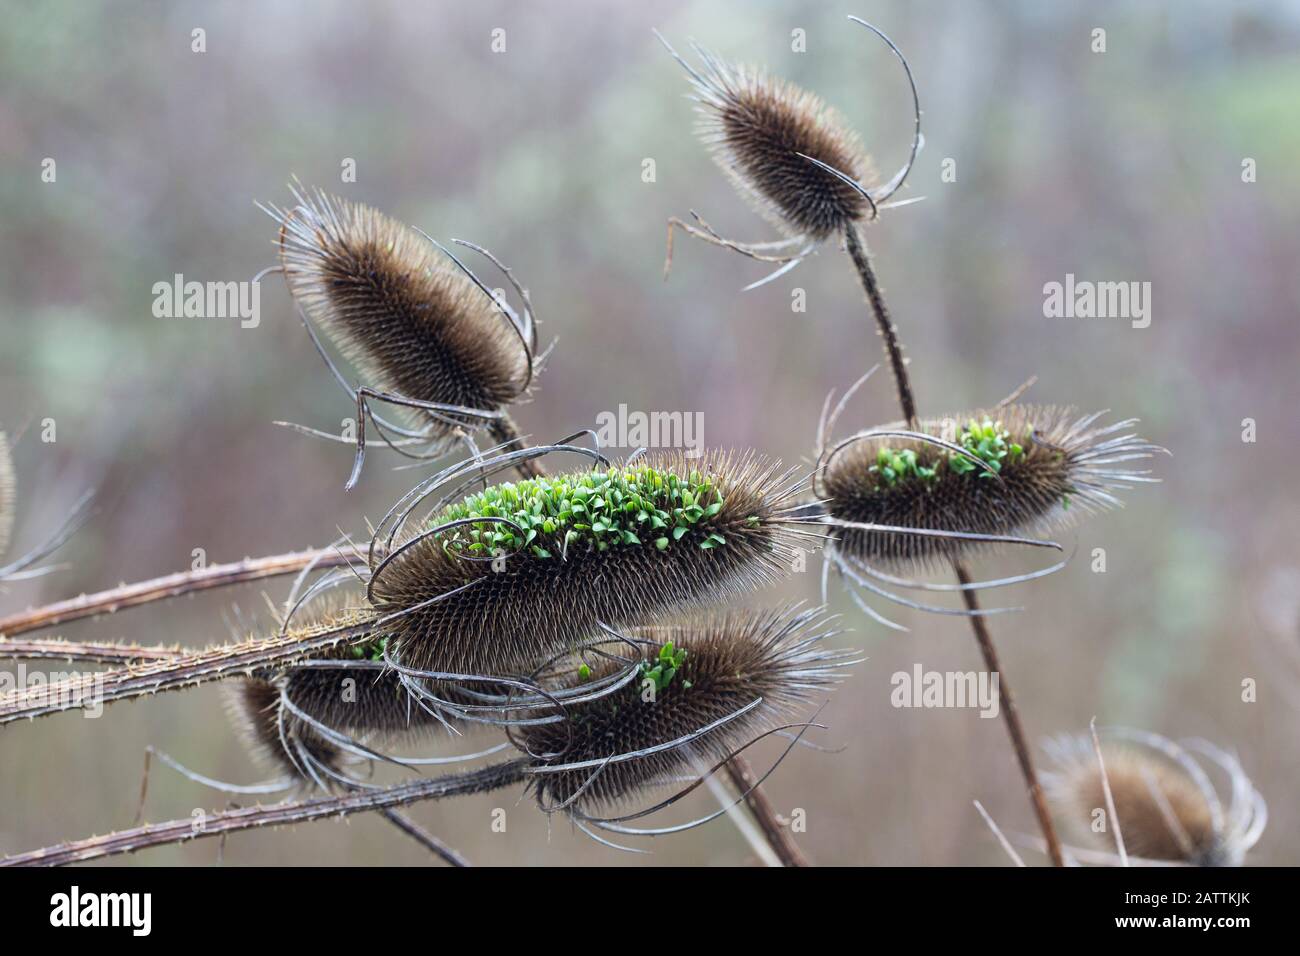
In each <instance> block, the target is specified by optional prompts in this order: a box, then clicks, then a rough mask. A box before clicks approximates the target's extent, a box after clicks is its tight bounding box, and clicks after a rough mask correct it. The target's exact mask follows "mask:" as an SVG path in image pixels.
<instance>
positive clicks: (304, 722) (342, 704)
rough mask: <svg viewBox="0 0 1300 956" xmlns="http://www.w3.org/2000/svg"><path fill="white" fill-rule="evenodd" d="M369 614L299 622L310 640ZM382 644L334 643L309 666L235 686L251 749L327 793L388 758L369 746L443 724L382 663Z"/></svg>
mask: <svg viewBox="0 0 1300 956" xmlns="http://www.w3.org/2000/svg"><path fill="white" fill-rule="evenodd" d="M372 617H373V615H371V614H370V613H369V612H366V611H364V610H342V609H326V610H322V611H318V612H316V613H314V614H312V615H311V617H310V619H309V620H307V621H305V622H301V623H297V624H295V625H294V626H293V627H292V629H291V631H292V633H294V634H296V635H298V636H301V637H308V636H310V635H312V634H316V633H322V632H325V631H339V630H344V629H347V628H351V627H355V626H356V625H358V624H364V623H365V621H366V620H368V619H370V618H372ZM383 651H384V641H383V639H382V638H375V639H371V640H367V641H363V642H360V643H355V642H348V643H342V644H338V645H335V646H334V647H331V648H329V649H327V650H325V651H323V652H321V653H319V654H317V655H315V656H314V657H313V658H312V659H310V660H305V661H302V662H299V663H297V664H294V665H292V666H289V667H285V668H277V669H271V670H265V671H259V672H257V673H255V674H254V675H253V676H251V677H249V678H246V679H244V680H241V681H239V682H237V683H235V684H233V685H232V691H231V693H230V695H229V698H228V707H229V711H230V714H231V719H232V721H233V722H234V723H235V724H236V725H237V726H238V728H239V729H240V730H241V731H242V732H243V734H244V736H245V739H246V740H247V742H248V744H249V746H250V748H251V749H252V750H253V751H254V752H255V753H256V754H257V755H258V756H259V757H260V758H261V759H263V760H264V761H265V762H267V763H269V764H270V765H271V766H273V767H275V768H276V769H277V770H279V771H281V772H282V773H283V774H284V775H285V779H287V780H289V781H292V782H293V783H294V784H309V783H315V784H316V786H318V787H320V788H321V789H327V788H329V787H331V786H333V785H335V784H337V783H340V782H345V781H346V780H347V778H346V776H345V774H346V770H347V768H348V767H349V766H351V765H353V764H356V763H358V762H361V761H363V760H366V759H382V755H381V753H380V752H379V751H376V750H373V749H371V747H370V746H369V745H370V744H371V743H375V742H385V743H386V742H390V741H393V740H397V739H400V738H405V737H410V736H418V735H419V734H420V733H422V732H427V731H430V730H432V729H433V728H434V727H435V726H436V725H437V724H438V723H439V721H438V720H437V719H435V718H434V717H433V716H432V715H430V714H429V713H428V712H427V711H426V710H424V709H423V708H421V707H420V706H419V704H418V702H416V701H415V700H414V699H413V698H411V696H410V695H409V694H408V693H407V692H406V690H405V689H404V688H403V686H402V684H401V682H400V681H399V680H398V678H397V675H396V674H394V673H393V672H392V671H391V670H389V669H388V668H386V667H385V665H384V664H383Z"/></svg>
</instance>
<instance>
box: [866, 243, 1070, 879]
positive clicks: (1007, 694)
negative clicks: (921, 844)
mask: <svg viewBox="0 0 1300 956" xmlns="http://www.w3.org/2000/svg"><path fill="white" fill-rule="evenodd" d="M844 244H845V247H846V248H847V249H848V253H849V258H850V259H852V260H853V267H854V269H856V270H857V273H858V279H859V280H860V281H861V283H862V289H863V291H864V292H866V294H867V302H868V303H869V304H870V306H871V312H872V314H873V315H874V316H875V319H876V327H877V329H878V330H879V332H880V335H881V338H882V339H884V346H885V354H886V355H887V356H888V357H889V364H890V367H891V368H892V369H893V371H894V382H895V384H896V385H897V386H898V403H899V405H900V406H901V407H902V410H903V418H905V419H906V420H907V425H908V427H909V428H912V429H915V428H916V427H917V416H916V399H915V397H914V395H913V392H912V383H911V381H910V379H909V378H908V374H907V362H906V360H905V359H904V358H903V347H902V345H901V344H899V341H898V329H897V327H896V326H895V325H894V323H893V320H892V319H891V318H890V317H889V308H888V306H886V305H885V299H884V295H883V294H882V292H881V290H880V282H879V280H877V278H876V273H875V270H874V269H873V268H872V267H871V254H870V253H869V252H868V251H867V245H866V242H865V241H864V240H863V239H862V236H861V235H860V234H859V232H858V228H857V226H856V225H855V224H853V223H850V224H849V225H848V227H847V228H845V230H844ZM952 567H953V570H954V571H955V572H956V574H957V580H958V581H960V582H961V583H962V584H965V585H969V584H970V583H971V581H972V578H971V575H970V572H969V571H968V570H967V568H966V566H965V565H964V564H963V563H962V562H961V561H959V560H957V559H956V558H954V559H953V562H952ZM961 595H962V599H963V600H964V601H965V603H966V609H967V610H968V611H970V612H971V614H970V615H969V617H970V624H971V629H972V630H973V631H974V632H975V640H976V642H977V643H978V644H979V648H980V653H981V654H983V655H984V664H985V666H986V667H987V668H988V670H989V673H995V674H997V675H998V695H999V697H1000V699H1001V709H1002V716H1003V718H1004V719H1005V721H1006V725H1007V733H1008V734H1010V735H1011V746H1012V747H1013V748H1014V750H1015V752H1016V760H1017V761H1019V763H1020V772H1021V774H1023V775H1024V778H1025V783H1026V784H1027V785H1028V787H1029V800H1030V802H1031V803H1032V804H1033V808H1034V815H1035V816H1037V817H1038V826H1039V827H1040V828H1041V829H1042V831H1043V839H1044V841H1045V842H1046V843H1047V852H1048V855H1049V856H1050V857H1051V858H1052V863H1053V864H1055V865H1056V866H1064V865H1065V857H1064V855H1063V854H1062V852H1061V841H1060V840H1059V839H1058V837H1057V835H1056V827H1055V825H1054V824H1053V823H1052V816H1051V814H1050V813H1049V812H1048V809H1047V801H1046V799H1045V798H1044V797H1043V787H1042V784H1040V783H1039V782H1038V773H1037V772H1036V771H1035V770H1034V761H1033V758H1032V757H1031V756H1030V750H1029V744H1028V743H1027V741H1026V738H1025V729H1024V726H1023V725H1022V724H1021V723H1020V714H1019V712H1018V711H1017V710H1016V705H1015V701H1014V699H1013V698H1012V696H1011V685H1010V684H1009V683H1008V682H1007V679H1006V674H1005V673H1003V672H1002V670H1001V668H1000V667H999V665H998V655H997V650H996V649H995V648H994V647H993V637H992V635H990V634H989V629H988V623H987V622H986V621H985V619H984V616H983V615H981V614H979V613H978V611H979V610H980V604H979V596H978V595H977V594H976V592H975V590H974V589H973V588H970V587H967V588H964V589H963V590H962V592H961Z"/></svg>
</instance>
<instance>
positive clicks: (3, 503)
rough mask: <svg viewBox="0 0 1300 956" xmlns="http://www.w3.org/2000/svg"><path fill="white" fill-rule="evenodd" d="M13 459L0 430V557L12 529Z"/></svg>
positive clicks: (3, 434)
mask: <svg viewBox="0 0 1300 956" xmlns="http://www.w3.org/2000/svg"><path fill="white" fill-rule="evenodd" d="M14 488H15V482H14V460H13V455H12V453H11V452H10V451H9V436H8V435H6V434H5V433H4V432H0V557H3V556H4V553H5V552H6V551H8V550H9V537H10V535H11V534H12V533H13V529H14Z"/></svg>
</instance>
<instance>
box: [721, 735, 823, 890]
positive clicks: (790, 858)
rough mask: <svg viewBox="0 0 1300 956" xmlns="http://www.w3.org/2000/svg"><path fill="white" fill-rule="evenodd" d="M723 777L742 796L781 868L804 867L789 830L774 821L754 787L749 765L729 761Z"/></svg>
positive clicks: (768, 805) (742, 760)
mask: <svg viewBox="0 0 1300 956" xmlns="http://www.w3.org/2000/svg"><path fill="white" fill-rule="evenodd" d="M727 776H728V777H730V778H731V783H732V785H733V786H734V787H735V788H736V791H737V792H738V793H743V794H744V795H745V805H746V806H748V807H749V812H750V813H752V814H753V815H754V819H755V820H757V821H758V825H759V827H760V828H761V829H762V831H763V836H764V838H765V839H766V840H767V843H768V846H770V847H771V848H772V852H773V853H775V854H776V856H777V859H779V860H780V861H781V865H782V866H807V865H808V857H806V856H805V855H804V853H803V851H802V850H800V849H799V847H798V845H797V844H796V843H795V842H794V838H793V837H792V836H791V835H790V829H789V828H788V827H786V826H784V825H783V824H782V823H781V821H780V820H779V819H778V818H777V815H776V811H775V810H774V809H773V808H772V803H771V801H770V800H768V799H767V794H765V793H764V792H763V788H762V787H760V786H759V785H758V780H757V778H755V776H754V769H753V768H752V767H751V766H750V765H749V761H748V760H746V759H745V758H744V757H741V756H739V755H737V756H735V757H732V758H731V759H730V760H728V761H727Z"/></svg>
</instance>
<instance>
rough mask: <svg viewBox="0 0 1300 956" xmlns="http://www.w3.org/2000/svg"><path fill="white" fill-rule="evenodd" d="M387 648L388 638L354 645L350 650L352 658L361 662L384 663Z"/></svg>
mask: <svg viewBox="0 0 1300 956" xmlns="http://www.w3.org/2000/svg"><path fill="white" fill-rule="evenodd" d="M387 647H388V638H386V637H381V638H379V639H378V640H375V641H364V642H362V643H360V644H353V645H352V647H351V648H349V650H350V651H351V652H352V656H353V657H354V658H356V659H357V660H359V661H382V660H383V659H384V651H385V649H386V648H387Z"/></svg>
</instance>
